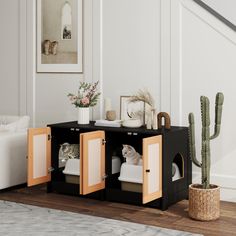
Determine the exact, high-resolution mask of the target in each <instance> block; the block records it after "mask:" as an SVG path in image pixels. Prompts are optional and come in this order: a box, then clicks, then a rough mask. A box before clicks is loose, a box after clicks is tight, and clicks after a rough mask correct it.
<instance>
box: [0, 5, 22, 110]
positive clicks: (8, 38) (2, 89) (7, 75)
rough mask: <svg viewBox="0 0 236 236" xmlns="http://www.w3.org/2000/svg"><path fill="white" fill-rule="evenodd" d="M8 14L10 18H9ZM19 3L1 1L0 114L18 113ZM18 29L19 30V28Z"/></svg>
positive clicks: (19, 71) (19, 72)
mask: <svg viewBox="0 0 236 236" xmlns="http://www.w3.org/2000/svg"><path fill="white" fill-rule="evenodd" d="M9 12H10V13H11V17H9ZM20 22H21V15H20V2H19V1H14V0H9V1H2V2H1V7H0V29H1V39H0V40H1V41H0V81H1V85H0V113H1V114H14V115H16V114H19V113H20V105H21V104H20V102H21V93H20V80H21V76H22V73H23V69H24V68H21V66H23V64H21V61H20V59H22V58H21V56H20V47H19V46H20V45H21V43H22V41H21V32H20V30H23V29H22V27H21V25H20ZM19 27H20V28H19Z"/></svg>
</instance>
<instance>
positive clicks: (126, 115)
mask: <svg viewBox="0 0 236 236" xmlns="http://www.w3.org/2000/svg"><path fill="white" fill-rule="evenodd" d="M130 97H131V96H120V119H121V120H122V121H124V120H129V119H131V118H132V114H134V113H140V116H139V117H136V118H139V119H140V120H141V122H142V124H144V121H145V103H144V102H142V101H138V102H130V101H129V99H130Z"/></svg>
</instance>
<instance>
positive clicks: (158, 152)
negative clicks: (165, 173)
mask: <svg viewBox="0 0 236 236" xmlns="http://www.w3.org/2000/svg"><path fill="white" fill-rule="evenodd" d="M160 197H162V136H161V135H158V136H153V137H149V138H144V139H143V204H145V203H148V202H151V201H153V200H156V199H158V198H160Z"/></svg>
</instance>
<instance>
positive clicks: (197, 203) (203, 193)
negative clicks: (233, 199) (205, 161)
mask: <svg viewBox="0 0 236 236" xmlns="http://www.w3.org/2000/svg"><path fill="white" fill-rule="evenodd" d="M189 216H190V217H191V218H193V219H195V220H201V221H210V220H216V219H218V218H219V217H220V187H219V186H217V185H210V189H203V188H202V185H200V184H192V185H190V186H189Z"/></svg>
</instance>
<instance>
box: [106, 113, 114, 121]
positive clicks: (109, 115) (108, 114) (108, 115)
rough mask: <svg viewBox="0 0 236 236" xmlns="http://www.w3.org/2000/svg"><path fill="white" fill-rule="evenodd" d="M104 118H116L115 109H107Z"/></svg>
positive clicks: (112, 119) (111, 119) (110, 119)
mask: <svg viewBox="0 0 236 236" xmlns="http://www.w3.org/2000/svg"><path fill="white" fill-rule="evenodd" d="M106 119H107V120H109V121H114V120H116V111H113V110H108V111H107V112H106Z"/></svg>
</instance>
